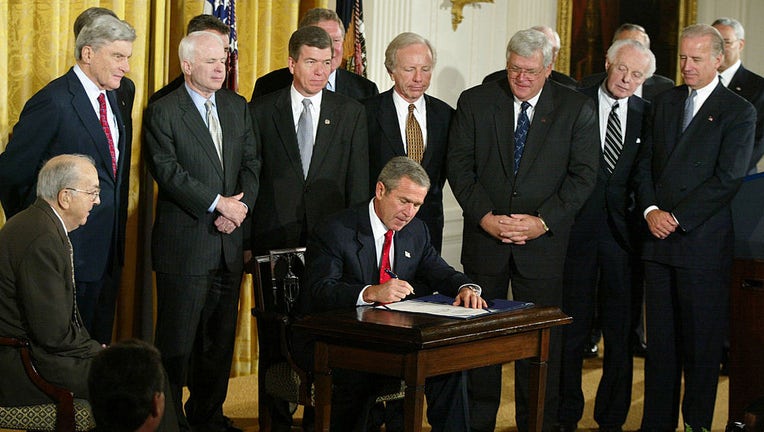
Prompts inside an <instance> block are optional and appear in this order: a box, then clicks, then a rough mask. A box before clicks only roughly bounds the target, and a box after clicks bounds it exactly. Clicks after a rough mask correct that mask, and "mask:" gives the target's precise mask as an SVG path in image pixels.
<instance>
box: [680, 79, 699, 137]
mask: <svg viewBox="0 0 764 432" xmlns="http://www.w3.org/2000/svg"><path fill="white" fill-rule="evenodd" d="M697 95H698V92H697V91H695V89H693V90H692V91H691V92H690V95H689V96H688V97H687V100H686V101H684V116H683V117H682V132H684V131H685V129H687V126H689V125H690V122H691V121H692V115H693V114H692V112H693V111H695V96H697Z"/></svg>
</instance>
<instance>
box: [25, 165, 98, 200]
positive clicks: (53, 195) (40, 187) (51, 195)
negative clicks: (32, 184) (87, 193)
mask: <svg viewBox="0 0 764 432" xmlns="http://www.w3.org/2000/svg"><path fill="white" fill-rule="evenodd" d="M82 162H87V163H89V164H90V165H93V167H95V161H94V160H93V158H92V157H90V156H88V155H82V154H63V155H58V156H54V157H52V158H50V159H49V160H48V161H47V162H45V164H44V165H43V166H42V168H41V169H40V172H39V173H38V174H37V197H38V198H42V199H44V200H45V201H49V202H51V201H56V200H57V199H58V193H59V192H60V191H62V190H63V189H66V188H68V187H73V186H74V185H75V184H76V183H77V182H78V181H79V180H80V179H81V178H82V171H81V169H80V164H81V163H82Z"/></svg>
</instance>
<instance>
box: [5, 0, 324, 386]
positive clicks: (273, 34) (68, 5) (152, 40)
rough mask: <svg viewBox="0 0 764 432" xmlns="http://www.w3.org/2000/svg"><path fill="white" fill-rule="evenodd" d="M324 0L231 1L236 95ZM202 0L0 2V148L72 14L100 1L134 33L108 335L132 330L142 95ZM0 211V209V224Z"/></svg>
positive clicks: (278, 62)
mask: <svg viewBox="0 0 764 432" xmlns="http://www.w3.org/2000/svg"><path fill="white" fill-rule="evenodd" d="M327 3H328V0H246V1H239V2H237V5H236V7H237V9H236V25H237V30H238V47H239V94H241V95H242V96H244V97H245V98H246V99H247V100H249V98H250V96H251V94H252V89H253V87H254V83H255V79H256V78H257V77H259V76H261V75H263V74H265V73H267V72H269V71H271V70H273V69H277V68H281V67H284V66H286V63H287V43H288V40H289V36H290V34H291V33H292V31H293V30H294V29H296V28H297V22H298V21H299V16H300V13H302V12H304V11H305V10H307V9H310V8H312V7H327ZM203 5H204V1H203V0H111V1H105V0H103V1H96V0H33V1H30V0H0V53H2V55H0V76H4V77H7V79H6V80H0V150H4V149H5V146H6V145H7V144H8V137H9V135H10V133H11V132H12V128H13V125H15V124H16V122H17V121H18V118H19V114H20V113H21V110H22V108H23V107H24V103H26V101H27V100H28V99H29V98H30V97H31V96H32V95H33V94H34V93H36V92H37V91H38V90H39V89H41V88H42V87H43V86H45V85H46V84H47V83H48V82H50V81H51V80H53V79H55V78H57V77H59V76H61V75H63V74H64V73H66V71H67V70H68V69H69V68H70V67H71V66H72V65H73V64H74V33H73V31H72V25H73V23H74V19H75V18H76V17H77V15H79V13H80V12H82V11H83V10H85V9H87V8H89V7H93V6H101V7H106V8H109V9H111V10H113V11H114V12H115V13H116V14H117V16H119V17H120V18H122V19H124V20H126V21H127V22H129V23H130V24H131V25H132V26H133V27H135V30H136V32H137V34H138V39H137V40H136V41H135V43H134V44H133V55H132V58H131V59H130V67H131V70H130V73H128V77H129V78H130V79H132V80H133V81H134V82H135V87H136V94H135V103H134V106H133V124H134V127H133V129H134V131H133V146H132V164H131V166H130V197H129V200H130V202H129V210H128V212H129V213H128V221H127V242H126V251H125V252H126V257H125V261H126V262H125V267H124V269H123V273H122V283H121V288H120V296H119V300H118V303H117V321H116V324H115V327H116V330H115V335H116V337H115V340H121V339H125V338H128V337H132V336H134V335H136V330H135V329H136V328H137V324H136V323H137V322H138V321H140V319H141V317H140V316H138V314H139V313H140V312H138V308H136V302H137V301H138V300H137V298H138V293H137V292H136V286H137V285H138V281H139V280H140V279H141V278H142V275H140V274H139V272H140V270H139V269H140V266H139V265H138V263H139V261H140V260H141V259H142V258H143V257H144V254H147V253H149V251H147V250H143V248H142V246H139V245H140V244H141V241H140V239H139V232H138V231H139V230H138V225H139V223H138V214H139V199H138V197H139V192H140V190H141V188H147V187H153V185H152V184H147V183H151V182H147V181H144V180H142V178H141V169H142V159H141V140H140V137H141V124H142V116H143V111H144V109H145V107H146V101H147V100H148V97H149V96H150V95H151V94H153V93H154V92H155V91H156V90H158V89H160V88H161V87H162V86H164V84H165V83H166V82H169V81H170V80H172V79H173V78H174V77H176V76H177V75H179V73H180V67H179V62H178V60H177V58H178V57H177V47H178V43H179V42H180V39H182V37H183V35H184V34H185V30H186V23H188V20H189V19H190V18H191V17H193V16H195V15H198V14H200V13H202V8H203ZM4 223H5V215H4V214H3V213H2V212H0V226H2V225H3V224H4ZM251 308H252V289H251V279H250V278H249V277H247V278H245V280H244V281H243V282H242V290H241V302H240V306H239V324H238V326H237V334H236V353H235V355H234V364H233V367H232V375H233V376H236V375H246V374H250V373H254V371H255V370H256V362H255V359H256V356H257V355H256V336H255V335H256V332H255V329H254V325H253V319H252V316H251V314H250V309H251Z"/></svg>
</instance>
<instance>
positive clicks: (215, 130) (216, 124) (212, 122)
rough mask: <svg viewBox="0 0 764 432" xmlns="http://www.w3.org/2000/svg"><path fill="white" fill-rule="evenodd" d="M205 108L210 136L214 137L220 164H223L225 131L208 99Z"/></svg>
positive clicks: (213, 140)
mask: <svg viewBox="0 0 764 432" xmlns="http://www.w3.org/2000/svg"><path fill="white" fill-rule="evenodd" d="M204 108H206V110H207V127H208V128H209V130H210V136H212V142H213V143H214V144H215V151H216V152H217V154H218V158H219V159H220V163H221V164H222V163H223V131H222V130H221V129H220V121H218V118H217V116H216V115H215V111H214V109H215V107H214V105H212V101H211V100H209V99H207V101H205V102H204Z"/></svg>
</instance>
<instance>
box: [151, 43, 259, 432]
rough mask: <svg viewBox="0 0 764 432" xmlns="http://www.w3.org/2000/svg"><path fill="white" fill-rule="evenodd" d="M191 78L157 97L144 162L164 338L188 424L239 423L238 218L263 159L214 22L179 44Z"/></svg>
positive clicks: (160, 339) (253, 193)
mask: <svg viewBox="0 0 764 432" xmlns="http://www.w3.org/2000/svg"><path fill="white" fill-rule="evenodd" d="M179 57H180V60H181V69H182V70H183V74H184V76H185V84H184V85H183V86H181V87H179V88H178V89H176V90H175V91H173V92H172V93H170V94H168V95H167V96H165V97H163V98H161V99H159V100H158V101H157V102H155V103H154V104H152V105H149V107H148V109H147V111H146V116H145V117H144V119H145V125H144V134H145V136H144V142H145V143H146V162H147V163H148V166H149V170H150V171H151V173H152V175H153V176H154V179H155V180H156V182H157V184H158V186H159V195H158V197H157V210H156V219H155V221H154V229H153V233H152V245H151V252H152V263H153V268H154V271H156V280H157V301H158V308H157V309H158V316H157V329H156V341H155V342H156V346H157V348H159V350H160V352H161V353H162V362H163V364H164V367H165V369H166V370H167V373H168V376H169V380H170V385H171V389H172V394H173V397H174V398H175V399H176V400H181V395H182V388H183V385H184V383H185V382H186V376H187V379H188V381H187V382H188V387H189V390H190V392H191V396H190V398H189V400H188V402H187V403H186V413H187V421H186V417H184V416H183V413H182V411H183V410H182V407H181V406H180V404H179V405H178V406H177V407H176V410H177V412H178V418H179V421H180V422H181V426H182V427H183V428H184V429H185V428H188V425H189V424H190V425H191V426H192V427H193V428H194V429H195V430H213V431H217V430H235V429H232V428H231V427H230V426H228V425H227V422H226V419H225V418H224V417H223V409H222V406H223V401H224V400H225V397H226V392H227V389H228V376H229V371H230V366H231V359H232V356H233V344H234V335H235V330H236V316H237V308H238V300H239V284H240V281H241V274H242V270H243V258H242V238H243V234H242V231H243V229H241V228H240V226H241V224H242V222H243V221H244V218H245V217H246V216H247V214H248V213H249V211H250V210H251V209H252V208H253V206H254V204H255V200H256V199H257V191H258V176H259V174H260V159H259V157H258V155H257V148H256V145H255V136H254V133H253V128H252V117H251V116H250V115H249V110H248V108H247V104H246V101H245V100H244V98H242V97H241V96H238V95H237V94H235V93H233V92H231V91H229V90H227V89H221V86H222V84H223V81H224V80H225V76H226V58H227V53H226V52H225V49H224V43H223V41H222V39H221V38H220V37H219V36H218V35H216V34H214V33H211V32H204V31H201V32H193V33H191V34H189V35H188V36H186V37H185V38H183V40H182V41H181V43H180V47H179Z"/></svg>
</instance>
